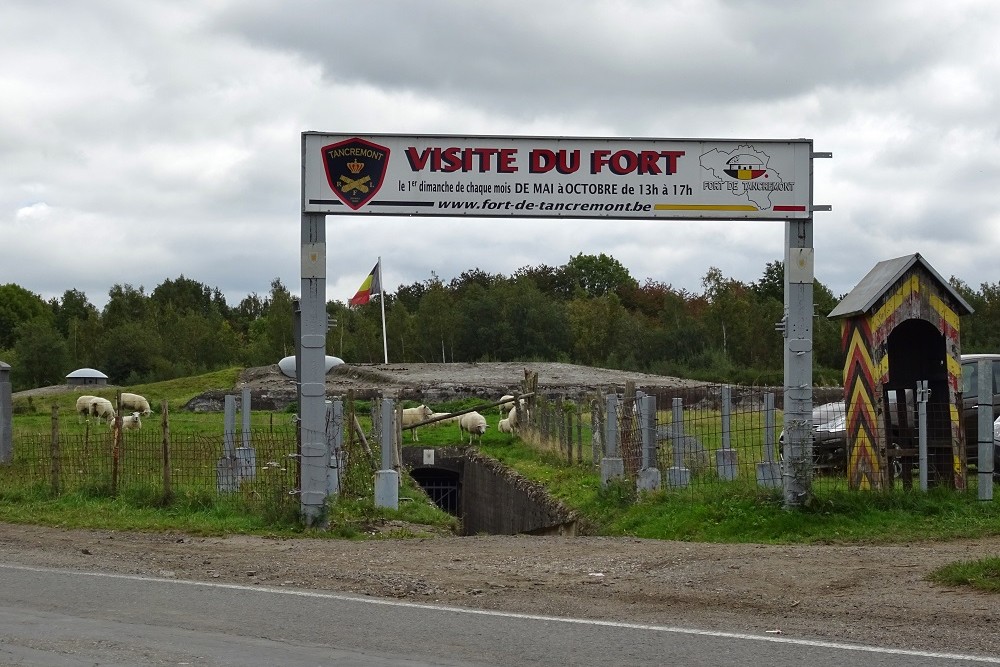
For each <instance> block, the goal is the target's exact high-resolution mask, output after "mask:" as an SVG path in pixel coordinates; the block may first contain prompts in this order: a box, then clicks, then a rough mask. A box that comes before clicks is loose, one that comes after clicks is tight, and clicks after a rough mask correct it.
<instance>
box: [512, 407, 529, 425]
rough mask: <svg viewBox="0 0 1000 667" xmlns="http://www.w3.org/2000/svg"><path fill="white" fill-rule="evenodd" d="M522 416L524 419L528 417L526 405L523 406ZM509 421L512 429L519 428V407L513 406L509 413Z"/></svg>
mask: <svg viewBox="0 0 1000 667" xmlns="http://www.w3.org/2000/svg"><path fill="white" fill-rule="evenodd" d="M521 417H523V418H524V419H527V418H528V409H527V408H526V407H524V406H523V405H522V406H521ZM507 421H508V422H510V427H511V429H516V428H517V426H518V421H517V408H516V407H515V408H511V409H510V412H508V413H507Z"/></svg>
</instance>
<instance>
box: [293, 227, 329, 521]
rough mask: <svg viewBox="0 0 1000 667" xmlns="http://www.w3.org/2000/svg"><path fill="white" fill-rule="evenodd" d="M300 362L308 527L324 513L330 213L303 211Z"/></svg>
mask: <svg viewBox="0 0 1000 667" xmlns="http://www.w3.org/2000/svg"><path fill="white" fill-rule="evenodd" d="M300 308H301V313H302V315H301V327H302V336H301V353H300V354H301V362H302V363H301V365H299V366H297V368H296V374H297V376H298V380H299V392H300V396H301V397H302V399H301V403H300V404H299V432H300V435H301V438H300V439H301V442H302V450H301V455H302V458H301V461H300V472H301V484H302V487H301V504H300V507H301V512H302V518H303V520H304V522H305V524H306V525H307V526H313V525H316V524H318V523H320V522H322V521H323V520H324V517H325V515H326V513H325V509H326V485H327V480H326V476H327V468H328V467H329V463H330V451H329V449H328V447H327V441H326V424H325V422H326V325H327V316H326V215H325V214H322V213H303V214H302V296H301V298H300Z"/></svg>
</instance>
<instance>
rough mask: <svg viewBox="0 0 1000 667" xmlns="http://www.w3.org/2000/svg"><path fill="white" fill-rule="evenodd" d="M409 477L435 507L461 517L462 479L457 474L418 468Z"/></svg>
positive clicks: (448, 471) (438, 469)
mask: <svg viewBox="0 0 1000 667" xmlns="http://www.w3.org/2000/svg"><path fill="white" fill-rule="evenodd" d="M410 477H412V478H413V481H415V482H416V483H417V484H419V485H420V488H422V489H423V490H424V493H426V494H427V495H428V496H429V497H430V499H431V500H433V501H434V504H435V505H437V506H438V507H440V508H441V509H443V510H444V511H445V512H447V513H448V514H451V515H454V516H457V517H460V516H462V479H461V475H460V474H459V473H457V472H455V471H453V470H444V469H441V468H431V467H420V468H415V469H414V470H411V471H410Z"/></svg>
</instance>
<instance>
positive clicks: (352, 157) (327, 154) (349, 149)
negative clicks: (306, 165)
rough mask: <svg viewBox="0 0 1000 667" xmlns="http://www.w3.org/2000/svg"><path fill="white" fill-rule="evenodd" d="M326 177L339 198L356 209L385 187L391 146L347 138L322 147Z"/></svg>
mask: <svg viewBox="0 0 1000 667" xmlns="http://www.w3.org/2000/svg"><path fill="white" fill-rule="evenodd" d="M322 150H323V166H324V167H325V168H326V179H327V181H328V182H329V183H330V187H331V188H332V189H333V191H334V192H335V193H337V196H338V197H340V201H342V202H344V203H345V204H347V205H348V206H350V207H351V208H352V209H354V210H355V211H357V210H358V209H359V208H361V207H362V206H364V205H365V204H367V203H368V202H369V201H371V198H372V197H374V196H375V193H376V192H378V190H379V188H381V187H382V181H383V180H384V178H383V177H384V176H385V170H386V168H388V166H389V149H388V148H386V147H385V146H379V145H378V144H373V143H372V142H370V141H365V140H364V139H358V138H357V137H355V138H354V139H347V140H345V141H340V142H338V143H335V144H330V145H329V146H324V147H323V149H322Z"/></svg>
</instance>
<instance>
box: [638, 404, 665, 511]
mask: <svg viewBox="0 0 1000 667" xmlns="http://www.w3.org/2000/svg"><path fill="white" fill-rule="evenodd" d="M636 404H637V405H638V406H639V429H640V430H639V433H640V434H641V436H642V468H640V469H639V474H638V475H637V477H636V487H637V488H638V489H639V490H645V491H656V490H657V489H659V488H660V470H659V468H657V467H656V396H646V395H643V396H642V397H641V399H640V398H639V397H638V396H637V397H636Z"/></svg>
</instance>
